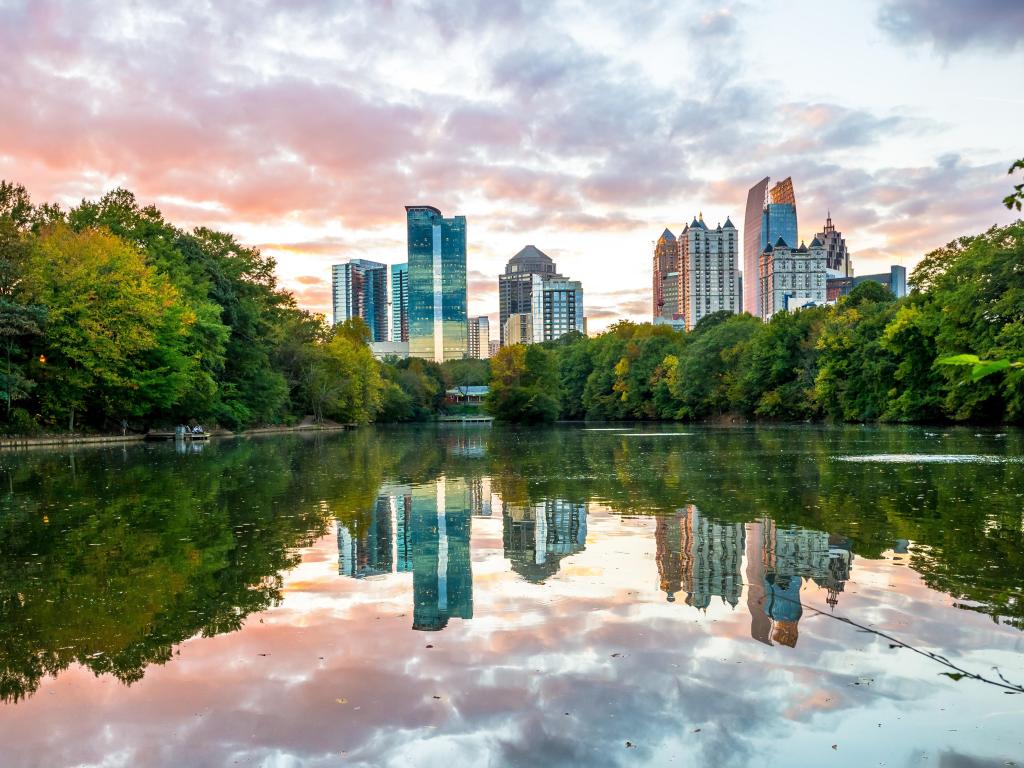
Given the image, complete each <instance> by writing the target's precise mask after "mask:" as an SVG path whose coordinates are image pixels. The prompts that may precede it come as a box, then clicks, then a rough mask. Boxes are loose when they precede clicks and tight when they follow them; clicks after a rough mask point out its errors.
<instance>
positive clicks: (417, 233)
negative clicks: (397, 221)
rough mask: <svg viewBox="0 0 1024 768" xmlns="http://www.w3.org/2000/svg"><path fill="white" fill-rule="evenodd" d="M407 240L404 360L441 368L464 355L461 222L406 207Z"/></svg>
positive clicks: (423, 207)
mask: <svg viewBox="0 0 1024 768" xmlns="http://www.w3.org/2000/svg"><path fill="white" fill-rule="evenodd" d="M405 212H406V223H407V225H408V237H409V355H410V357H422V358H425V359H427V360H433V361H435V362H438V363H441V362H444V361H445V360H461V359H463V358H464V357H465V356H466V354H467V353H468V351H469V350H468V339H467V326H466V322H467V317H466V303H467V302H466V217H465V216H454V217H452V218H450V219H446V218H444V217H443V216H442V215H441V212H440V211H439V210H437V208H434V207H432V206H429V205H410V206H406V208H405Z"/></svg>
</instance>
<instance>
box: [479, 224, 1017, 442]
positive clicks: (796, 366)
mask: <svg viewBox="0 0 1024 768" xmlns="http://www.w3.org/2000/svg"><path fill="white" fill-rule="evenodd" d="M1022 265H1024V222H1022V221H1018V222H1016V223H1015V224H1012V225H1010V226H1006V227H993V228H992V229H990V230H988V231H987V232H985V233H983V234H980V235H977V236H973V237H962V238H960V239H958V240H956V241H954V242H951V243H949V244H948V245H946V246H944V247H942V248H938V249H936V250H934V251H932V252H931V253H929V254H928V255H927V256H926V257H925V258H924V259H923V260H922V261H921V263H920V264H919V265H918V266H917V268H916V269H915V270H914V271H913V273H912V274H911V279H910V282H911V286H912V288H913V290H912V291H911V292H910V294H909V295H908V296H906V297H905V298H900V299H897V298H896V297H894V296H893V295H892V293H891V292H890V291H889V289H888V288H886V287H885V286H883V285H881V284H879V283H873V282H865V283H861V284H860V285H858V286H857V287H856V288H854V290H853V291H852V292H851V293H850V295H848V296H846V297H843V298H842V299H840V301H839V302H838V303H837V304H836V305H834V306H822V307H814V308H809V309H802V310H799V311H797V312H791V313H779V314H776V315H775V316H773V317H772V318H771V320H770V321H769V322H767V323H764V322H761V321H760V320H758V319H756V318H754V317H751V316H750V315H748V314H741V315H736V314H732V313H730V312H718V313H715V314H712V315H709V316H707V317H705V318H704V319H703V320H701V322H700V323H698V325H697V326H696V327H695V328H694V329H693V331H691V332H689V333H681V332H677V331H675V330H673V329H672V328H670V327H668V326H663V325H662V326H656V325H651V324H636V323H632V322H625V321H624V322H620V323H617V324H616V325H614V326H612V327H611V329H610V330H609V331H608V332H606V333H604V334H601V335H600V336H597V337H594V338H587V337H584V336H582V335H580V334H575V335H571V336H567V337H563V338H562V339H560V340H558V341H556V342H549V343H546V344H543V345H533V346H529V347H522V346H511V347H506V348H503V349H502V350H500V352H499V353H498V355H497V356H496V357H495V358H494V359H493V360H492V379H491V390H490V393H489V395H488V400H487V408H488V409H489V410H490V412H491V413H493V414H494V415H495V416H496V417H497V418H499V419H502V420H506V421H512V422H526V423H531V422H548V421H553V420H555V419H599V420H627V419H629V420H632V419H639V420H647V419H650V420H666V419H667V420H708V419H711V420H714V419H719V418H734V417H741V418H744V419H769V420H786V421H807V420H821V419H828V420H835V421H844V422H869V421H888V422H942V421H961V422H972V423H1020V422H1021V421H1024V369H1022V368H1021V367H1020V366H1019V365H1013V364H1009V365H1003V366H1001V367H999V366H995V367H992V368H991V370H987V371H985V372H990V373H991V375H984V376H978V375H977V374H976V372H975V375H972V370H971V369H970V368H969V367H964V366H962V365H946V364H944V363H946V362H947V358H952V360H951V361H953V362H955V361H956V356H959V357H961V358H963V357H964V356H967V357H974V358H975V359H983V360H1001V361H1002V362H1004V363H1006V361H1007V360H1012V361H1020V360H1022V359H1024V269H1022Z"/></svg>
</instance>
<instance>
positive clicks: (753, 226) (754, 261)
mask: <svg viewBox="0 0 1024 768" xmlns="http://www.w3.org/2000/svg"><path fill="white" fill-rule="evenodd" d="M770 181H771V179H770V178H768V177H767V176H766V177H765V178H763V179H761V181H759V182H757V184H755V185H754V186H752V187H751V188H750V192H748V193H747V209H746V215H745V216H744V221H743V226H744V230H745V231H744V233H743V274H744V275H746V278H747V279H746V280H745V281H744V285H743V309H744V310H745V311H747V312H750V313H751V314H752V315H755V316H757V317H762V315H761V307H762V305H763V303H764V302H763V300H762V297H761V281H760V280H759V279H758V276H759V270H760V260H761V253H762V252H763V251H764V249H765V248H767V247H768V246H769V245H771V246H772V247H774V246H775V243H777V242H778V241H779V238H780V237H781V238H782V239H783V240H784V241H785V243H786V245H788V246H789V247H790V248H796V247H797V246H798V245H799V242H800V241H799V238H798V235H797V222H796V193H795V192H794V191H793V180H792V179H791V178H789V177H786V178H785V179H783V180H782V181H780V182H779V183H778V184H776V185H775V186H774V187H772V188H771V189H769V188H768V184H769V183H770Z"/></svg>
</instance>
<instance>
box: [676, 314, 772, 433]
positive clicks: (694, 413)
mask: <svg viewBox="0 0 1024 768" xmlns="http://www.w3.org/2000/svg"><path fill="white" fill-rule="evenodd" d="M720 314H721V313H715V314H713V315H709V316H708V317H706V318H704V319H703V320H702V321H701V323H698V324H697V327H696V328H694V331H693V333H692V334H691V335H692V339H691V341H690V343H689V344H688V345H687V347H686V349H685V351H684V352H683V354H682V355H680V356H679V358H678V363H677V365H676V366H675V371H674V372H673V374H672V379H671V381H672V384H671V392H672V396H673V398H674V400H675V401H676V403H677V409H676V418H680V419H702V418H706V417H708V416H713V415H718V414H723V413H726V412H727V411H729V410H730V406H731V405H732V397H731V393H732V392H733V390H734V388H735V386H736V384H737V382H738V378H739V365H738V362H739V360H740V359H741V357H742V354H743V351H744V349H745V346H746V345H747V344H748V343H749V342H750V340H751V338H752V337H753V336H754V335H755V334H756V333H757V332H758V331H759V330H760V329H761V328H762V323H761V321H760V320H758V319H757V318H756V317H751V316H750V315H746V314H744V315H733V314H731V313H726V314H728V317H724V316H723V317H716V315H720ZM705 321H708V322H706V323H705Z"/></svg>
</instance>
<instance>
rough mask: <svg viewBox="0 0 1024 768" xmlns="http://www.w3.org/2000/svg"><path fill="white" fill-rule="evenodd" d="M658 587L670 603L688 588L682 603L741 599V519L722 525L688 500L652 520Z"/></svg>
mask: <svg viewBox="0 0 1024 768" xmlns="http://www.w3.org/2000/svg"><path fill="white" fill-rule="evenodd" d="M654 538H655V542H656V544H657V555H656V558H657V562H658V575H659V577H660V582H661V584H660V586H661V589H662V591H663V592H665V594H666V598H667V599H668V601H669V602H673V601H674V600H675V599H676V598H675V594H676V592H679V591H685V592H686V604H687V605H692V606H694V607H695V608H701V609H703V608H707V607H708V606H709V605H710V604H711V598H712V597H720V598H721V599H722V600H723V601H724V602H727V603H729V605H732V606H734V607H735V606H736V604H737V603H739V599H740V592H741V591H742V588H743V583H742V579H741V577H740V564H741V562H742V560H743V546H744V529H743V524H742V523H720V522H718V521H716V520H711V519H710V518H708V517H705V516H704V515H703V514H701V512H700V510H699V509H697V507H695V506H694V505H692V504H689V505H687V506H686V507H685V508H683V509H680V510H678V511H676V512H675V513H674V514H672V515H664V516H659V517H658V518H657V520H656V522H655V531H654Z"/></svg>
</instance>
